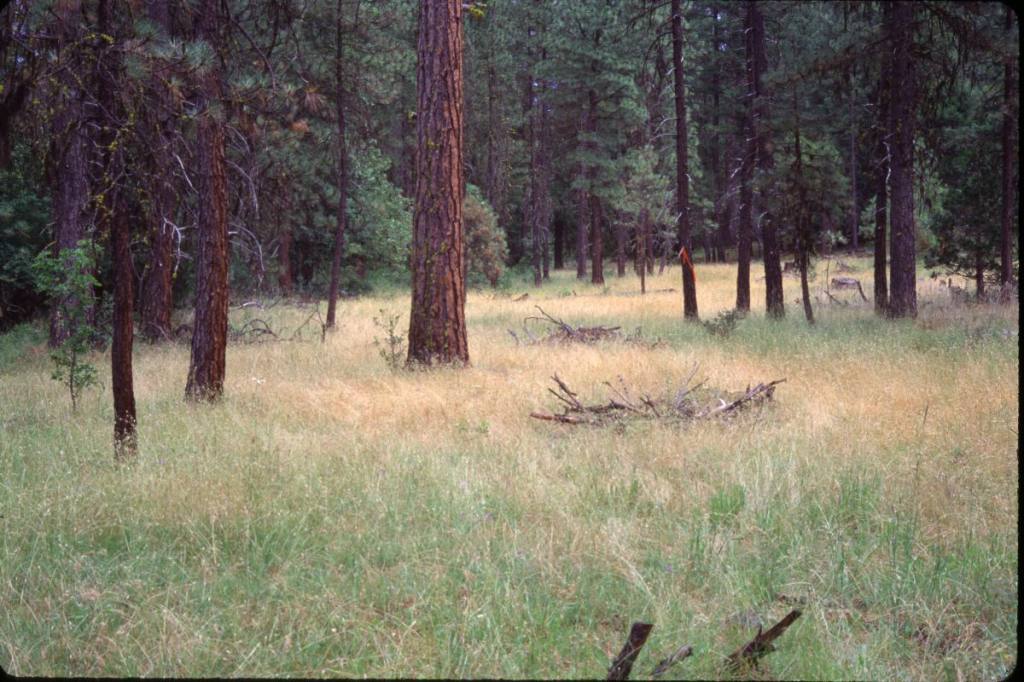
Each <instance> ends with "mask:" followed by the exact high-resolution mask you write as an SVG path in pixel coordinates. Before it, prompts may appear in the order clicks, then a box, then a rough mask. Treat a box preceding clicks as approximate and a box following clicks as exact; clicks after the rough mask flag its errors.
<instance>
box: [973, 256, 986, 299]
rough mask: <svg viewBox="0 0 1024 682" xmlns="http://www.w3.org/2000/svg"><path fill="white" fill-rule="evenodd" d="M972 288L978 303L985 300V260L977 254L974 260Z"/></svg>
mask: <svg viewBox="0 0 1024 682" xmlns="http://www.w3.org/2000/svg"><path fill="white" fill-rule="evenodd" d="M974 286H975V290H976V291H975V293H976V294H977V295H976V297H975V298H977V300H978V303H982V302H983V301H984V300H985V259H984V258H983V257H982V256H981V255H980V254H979V255H978V256H975V259H974Z"/></svg>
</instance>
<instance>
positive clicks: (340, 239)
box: [324, 0, 348, 329]
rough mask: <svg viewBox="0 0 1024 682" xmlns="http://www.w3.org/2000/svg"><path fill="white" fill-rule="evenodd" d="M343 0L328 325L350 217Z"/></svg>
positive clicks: (337, 35) (337, 47)
mask: <svg viewBox="0 0 1024 682" xmlns="http://www.w3.org/2000/svg"><path fill="white" fill-rule="evenodd" d="M341 9H342V7H341V0H338V4H337V6H336V8H335V16H334V22H335V23H334V105H335V109H336V110H337V115H338V215H337V216H336V218H335V228H334V253H333V254H332V255H331V287H330V291H329V292H328V294H327V319H326V320H325V321H324V324H325V326H326V327H327V328H328V329H333V328H334V326H335V318H336V315H337V305H338V287H339V286H340V283H341V257H342V253H343V251H344V250H345V227H346V223H347V221H348V143H347V140H346V138H345V132H346V131H345V80H344V72H343V70H342V64H343V63H344V47H345V44H344V42H343V40H344V31H342V26H341Z"/></svg>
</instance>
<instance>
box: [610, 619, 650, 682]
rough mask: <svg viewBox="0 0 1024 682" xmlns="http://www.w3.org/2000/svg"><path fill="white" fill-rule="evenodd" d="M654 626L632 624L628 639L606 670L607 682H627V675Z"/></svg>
mask: <svg viewBox="0 0 1024 682" xmlns="http://www.w3.org/2000/svg"><path fill="white" fill-rule="evenodd" d="M653 629H654V626H653V625H651V624H650V623H633V626H632V627H630V628H629V637H628V638H627V639H626V643H625V644H624V645H623V646H622V651H620V652H619V655H618V656H616V657H615V660H614V661H612V667H611V668H609V669H608V678H607V679H609V680H628V679H629V673H630V671H631V670H632V669H633V663H635V662H636V657H637V656H638V655H639V654H640V649H642V648H643V647H644V644H646V643H647V637H648V636H649V635H650V634H651V630H653Z"/></svg>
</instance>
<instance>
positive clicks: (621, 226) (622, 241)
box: [615, 214, 629, 277]
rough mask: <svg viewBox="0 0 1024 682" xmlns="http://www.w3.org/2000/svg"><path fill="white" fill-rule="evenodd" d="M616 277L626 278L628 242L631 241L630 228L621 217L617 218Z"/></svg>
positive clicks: (617, 216)
mask: <svg viewBox="0 0 1024 682" xmlns="http://www.w3.org/2000/svg"><path fill="white" fill-rule="evenodd" d="M615 218H616V220H615V276H616V277H625V276H626V242H627V241H629V227H628V226H627V225H626V221H624V220H623V219H622V216H621V215H618V214H616V216H615Z"/></svg>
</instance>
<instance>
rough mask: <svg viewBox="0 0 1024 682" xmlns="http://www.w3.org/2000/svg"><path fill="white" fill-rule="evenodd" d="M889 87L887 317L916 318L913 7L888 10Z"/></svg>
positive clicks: (903, 5) (909, 4) (894, 6)
mask: <svg viewBox="0 0 1024 682" xmlns="http://www.w3.org/2000/svg"><path fill="white" fill-rule="evenodd" d="M889 14H890V18H889V22H888V23H889V32H888V37H889V40H890V50H891V52H890V54H891V55H892V56H891V69H890V71H889V77H890V78H891V81H890V82H891V83H892V84H893V88H892V93H891V97H890V100H889V107H890V109H889V138H890V140H891V142H890V144H891V145H892V152H891V156H890V167H891V171H890V186H891V191H892V200H891V201H892V257H891V259H890V280H891V286H892V289H891V291H890V294H889V314H890V315H891V316H893V317H916V316H917V288H916V287H917V269H916V266H917V260H916V259H917V253H916V244H915V229H914V191H913V183H914V97H915V91H916V83H915V75H914V57H913V55H912V54H911V43H912V42H913V40H914V3H912V2H906V1H901V2H895V3H893V4H892V5H891V7H890V8H889Z"/></svg>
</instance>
